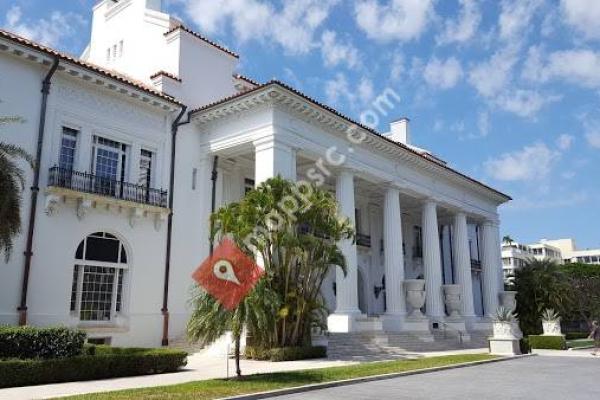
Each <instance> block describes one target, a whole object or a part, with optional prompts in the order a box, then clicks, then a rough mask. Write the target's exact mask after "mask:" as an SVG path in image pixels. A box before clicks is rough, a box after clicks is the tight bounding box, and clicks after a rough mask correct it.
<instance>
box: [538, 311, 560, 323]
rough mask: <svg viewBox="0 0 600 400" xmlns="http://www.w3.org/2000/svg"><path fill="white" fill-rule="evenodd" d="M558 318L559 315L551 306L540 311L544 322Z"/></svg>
mask: <svg viewBox="0 0 600 400" xmlns="http://www.w3.org/2000/svg"><path fill="white" fill-rule="evenodd" d="M559 320H560V315H559V314H558V313H557V312H556V311H554V309H552V308H547V309H545V310H544V312H543V313H542V321H544V322H556V321H559Z"/></svg>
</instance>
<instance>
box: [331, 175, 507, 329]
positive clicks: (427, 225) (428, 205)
mask: <svg viewBox="0 0 600 400" xmlns="http://www.w3.org/2000/svg"><path fill="white" fill-rule="evenodd" d="M336 192H337V200H338V202H339V204H340V212H341V213H342V214H343V215H344V216H346V217H348V218H349V219H350V220H351V221H352V222H354V209H355V205H354V177H353V175H352V173H351V172H348V171H342V172H341V174H340V175H339V177H338V179H337V185H336ZM383 209H384V213H383V242H384V256H385V258H384V264H385V276H386V291H385V294H386V304H387V310H386V317H390V318H395V319H398V318H403V317H404V315H405V314H406V305H405V294H404V290H403V281H404V254H403V250H402V243H403V239H402V212H401V204H400V190H399V189H398V188H396V187H388V188H387V189H386V193H385V198H384V204H383ZM438 226H439V225H438V218H437V204H436V202H435V201H433V200H426V201H425V203H424V204H423V209H422V220H421V228H422V238H423V265H424V276H425V291H426V303H425V304H426V306H425V307H426V313H427V316H429V318H430V319H431V320H442V319H443V318H444V316H445V311H444V310H445V309H444V298H443V290H442V285H443V280H442V261H441V260H442V259H441V250H440V241H439V229H438ZM482 241H483V248H482V253H483V257H482V260H481V265H482V275H483V277H482V279H483V299H484V309H485V313H486V316H491V315H492V314H493V313H494V312H495V311H496V309H497V307H498V292H499V290H501V288H500V284H501V282H498V279H499V274H498V270H499V269H500V265H501V264H500V263H501V259H500V243H499V233H498V226H497V224H494V223H493V222H491V221H489V222H485V223H483V230H482ZM452 244H453V248H452V254H453V262H454V268H455V271H456V283H457V284H458V285H460V287H461V296H462V306H461V307H462V310H461V311H462V312H461V314H462V316H464V317H466V318H471V317H474V316H475V311H474V304H473V286H472V279H471V252H470V245H469V237H468V228H467V216H466V214H465V213H464V212H457V213H455V214H454V218H453V242H452ZM341 248H342V251H343V253H344V255H345V256H346V261H347V269H348V271H347V274H346V275H344V274H343V273H341V272H340V271H338V272H337V274H336V287H337V299H336V300H337V304H336V312H335V314H337V315H338V316H340V315H344V314H345V315H349V314H360V310H359V308H358V293H357V273H358V266H357V250H356V245H355V244H353V243H352V242H350V241H345V242H343V243H341Z"/></svg>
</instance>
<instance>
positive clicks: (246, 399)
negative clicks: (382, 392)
mask: <svg viewBox="0 0 600 400" xmlns="http://www.w3.org/2000/svg"><path fill="white" fill-rule="evenodd" d="M534 356H537V354H523V355H518V356H510V357H499V358H494V359H491V360H481V361H471V362H466V363H460V364H453V365H444V366H441V367H432V368H424V369H417V370H414V371H404V372H393V373H390V374H383V375H371V376H365V377H362V378H352V379H344V380H341V381H332V382H324V383H315V384H312V385H305V386H295V387H291V388H285V389H277V390H270V391H268V392H258V393H251V394H242V395H238V396H232V397H223V398H221V399H218V400H259V399H268V398H271V397H276V396H284V395H288V394H297V393H304V392H312V391H314V390H320V389H328V388H333V387H339V386H347V385H355V384H357V383H365V382H374V381H382V380H386V379H393V378H399V377H402V376H411V375H421V374H427V373H430V372H438V371H446V370H451V369H458V368H466V367H474V366H477V365H482V364H491V363H497V362H502V361H509V360H519V359H522V358H529V357H534Z"/></svg>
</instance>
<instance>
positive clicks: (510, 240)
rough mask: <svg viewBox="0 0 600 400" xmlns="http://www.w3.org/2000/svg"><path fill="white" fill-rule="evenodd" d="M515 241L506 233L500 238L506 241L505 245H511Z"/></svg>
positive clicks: (503, 241)
mask: <svg viewBox="0 0 600 400" xmlns="http://www.w3.org/2000/svg"><path fill="white" fill-rule="evenodd" d="M514 242H515V241H514V240H513V238H511V237H510V235H506V236H504V237H503V238H502V243H506V244H507V245H509V246H510V245H512V244H513V243H514Z"/></svg>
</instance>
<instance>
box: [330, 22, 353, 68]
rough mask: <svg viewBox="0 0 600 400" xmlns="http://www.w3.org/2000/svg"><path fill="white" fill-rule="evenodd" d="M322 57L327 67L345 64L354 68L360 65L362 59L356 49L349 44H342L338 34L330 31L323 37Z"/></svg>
mask: <svg viewBox="0 0 600 400" xmlns="http://www.w3.org/2000/svg"><path fill="white" fill-rule="evenodd" d="M321 55H322V57H323V61H324V62H325V66H327V67H335V66H337V65H338V64H342V63H345V64H346V65H347V66H348V67H349V68H354V67H356V66H357V65H358V64H359V59H360V58H359V53H358V49H357V48H356V47H354V46H353V45H352V44H351V43H349V42H347V43H340V42H339V41H338V40H337V34H336V33H335V32H333V31H330V30H326V31H324V32H323V34H322V35H321Z"/></svg>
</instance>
